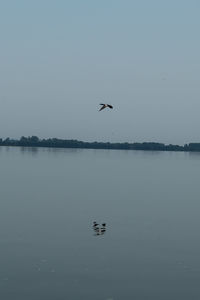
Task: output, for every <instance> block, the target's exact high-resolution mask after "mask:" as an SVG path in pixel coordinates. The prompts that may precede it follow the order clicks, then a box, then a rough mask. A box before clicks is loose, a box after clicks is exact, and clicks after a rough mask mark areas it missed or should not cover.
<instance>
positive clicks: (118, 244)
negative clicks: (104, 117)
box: [0, 147, 200, 300]
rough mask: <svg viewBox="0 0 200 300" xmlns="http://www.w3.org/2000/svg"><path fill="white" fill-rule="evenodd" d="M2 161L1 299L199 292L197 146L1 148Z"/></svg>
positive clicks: (108, 298)
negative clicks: (193, 148) (172, 149)
mask: <svg viewBox="0 0 200 300" xmlns="http://www.w3.org/2000/svg"><path fill="white" fill-rule="evenodd" d="M0 166H1V168H0V183H1V185H0V195H1V200H0V249H1V251H0V253H1V255H0V299H2V300H40V299H41V300H64V299H65V300H66V299H70V300H79V299H80V300H82V299H86V300H126V299H127V300H129V299H130V300H132V299H137V300H144V299H145V300H169V299H170V300H178V299H181V300H188V299H195V300H196V299H200V285H199V282H200V197H199V196H200V154H198V153H184V152H144V151H125V150H124V151H123V150H122V151H120V150H80V149H50V148H49V149H47V148H17V147H16V148H15V147H13V148H12V147H0ZM94 221H95V222H97V223H98V224H99V225H97V226H93V222H94ZM102 223H106V225H104V226H103V225H102Z"/></svg>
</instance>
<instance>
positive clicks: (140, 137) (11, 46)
mask: <svg viewBox="0 0 200 300" xmlns="http://www.w3.org/2000/svg"><path fill="white" fill-rule="evenodd" d="M199 11H200V1H198V0H190V1H189V0H187V1H186V0H168V1H166V0H151V1H149V0H101V1H98V0H84V1H83V0H73V1H72V0H54V1H53V0H34V1H31V0H17V1H16V0H1V1H0V45H1V46H0V137H2V138H6V137H8V136H9V137H11V138H20V137H21V136H31V135H37V136H38V137H40V138H47V137H57V138H64V139H78V140H83V141H110V142H143V141H154V142H163V143H173V144H184V143H188V142H200V130H199V128H200V117H199V114H200V55H199V53H200V38H199V28H200V18H199ZM99 103H109V104H112V105H113V107H114V108H113V110H108V109H107V110H104V111H101V112H99V111H98V110H99Z"/></svg>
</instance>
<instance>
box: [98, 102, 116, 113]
mask: <svg viewBox="0 0 200 300" xmlns="http://www.w3.org/2000/svg"><path fill="white" fill-rule="evenodd" d="M100 105H102V107H101V108H100V110H99V111H101V110H103V109H104V108H106V107H109V108H111V109H113V106H112V105H110V104H104V103H100Z"/></svg>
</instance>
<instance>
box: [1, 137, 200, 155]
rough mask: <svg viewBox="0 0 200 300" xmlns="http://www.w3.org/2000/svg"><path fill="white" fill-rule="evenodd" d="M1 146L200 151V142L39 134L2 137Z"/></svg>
mask: <svg viewBox="0 0 200 300" xmlns="http://www.w3.org/2000/svg"><path fill="white" fill-rule="evenodd" d="M0 146H20V147H51V148H84V149H116V150H118V149H119V150H152V151H200V143H189V144H185V145H184V146H179V145H172V144H169V145H165V144H163V143H154V142H144V143H103V142H82V141H78V140H63V139H57V138H49V139H39V138H38V137H37V136H29V137H24V136H22V137H21V138H20V140H15V139H10V138H6V139H1V138H0Z"/></svg>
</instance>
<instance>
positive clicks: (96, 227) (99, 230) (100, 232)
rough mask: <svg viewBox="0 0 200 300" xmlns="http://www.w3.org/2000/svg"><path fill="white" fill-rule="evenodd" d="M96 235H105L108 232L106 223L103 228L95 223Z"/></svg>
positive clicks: (102, 225)
mask: <svg viewBox="0 0 200 300" xmlns="http://www.w3.org/2000/svg"><path fill="white" fill-rule="evenodd" d="M92 227H93V230H94V235H103V234H104V233H105V232H106V223H102V224H101V226H100V225H99V224H98V223H97V222H93V226H92Z"/></svg>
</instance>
